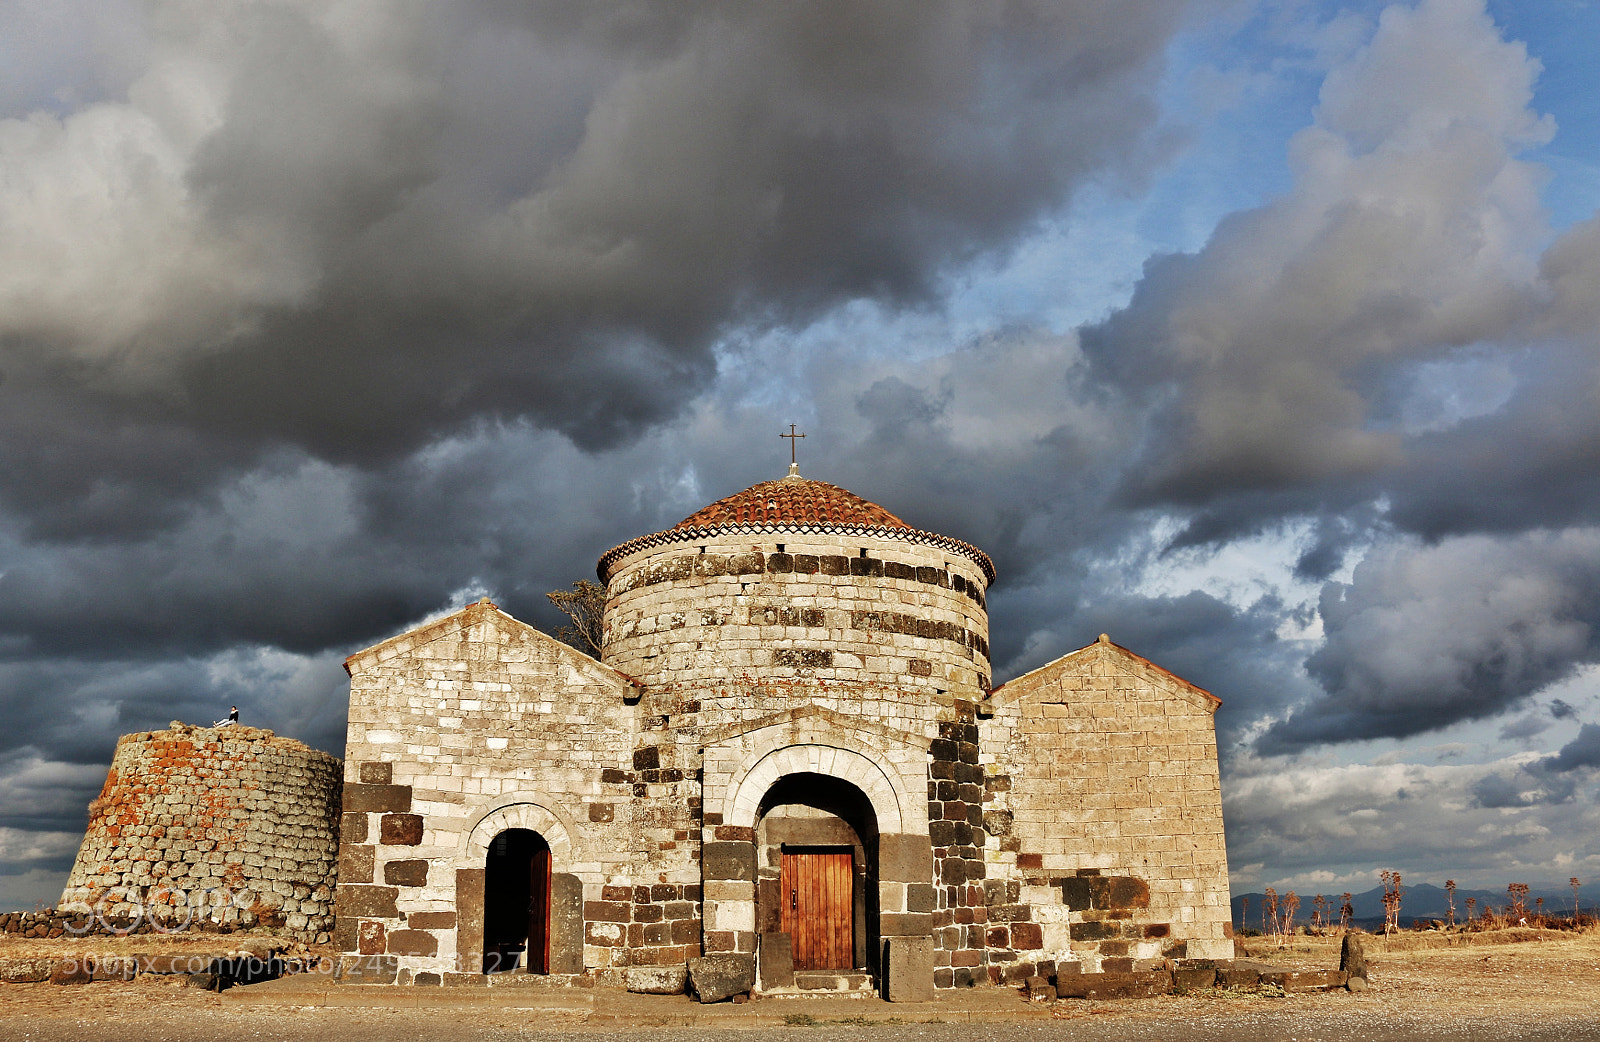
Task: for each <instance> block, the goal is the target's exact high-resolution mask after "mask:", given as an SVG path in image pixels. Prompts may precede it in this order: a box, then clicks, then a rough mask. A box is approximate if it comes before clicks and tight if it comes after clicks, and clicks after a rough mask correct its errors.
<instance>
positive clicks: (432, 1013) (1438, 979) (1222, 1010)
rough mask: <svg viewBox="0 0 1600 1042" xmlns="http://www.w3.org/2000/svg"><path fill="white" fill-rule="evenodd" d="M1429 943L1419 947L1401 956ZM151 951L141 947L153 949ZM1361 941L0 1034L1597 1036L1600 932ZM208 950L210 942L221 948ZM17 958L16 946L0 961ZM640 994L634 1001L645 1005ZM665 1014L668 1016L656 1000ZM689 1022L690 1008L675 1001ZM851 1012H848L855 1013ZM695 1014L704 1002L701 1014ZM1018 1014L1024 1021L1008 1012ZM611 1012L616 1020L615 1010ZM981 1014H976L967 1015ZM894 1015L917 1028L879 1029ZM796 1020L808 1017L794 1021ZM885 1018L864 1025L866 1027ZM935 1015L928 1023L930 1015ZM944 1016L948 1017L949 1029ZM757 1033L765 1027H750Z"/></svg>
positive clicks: (60, 1026)
mask: <svg viewBox="0 0 1600 1042" xmlns="http://www.w3.org/2000/svg"><path fill="white" fill-rule="evenodd" d="M1416 943H1420V942H1418V941H1416V940H1414V939H1412V938H1407V939H1406V940H1405V941H1404V942H1396V943H1395V944H1394V945H1393V947H1394V948H1404V947H1405V946H1406V945H1409V944H1416ZM146 947H148V946H146ZM1386 947H1388V946H1386V945H1385V943H1384V942H1383V941H1382V940H1381V939H1369V940H1368V959H1369V963H1370V965H1371V979H1372V987H1371V988H1370V989H1369V990H1368V991H1366V992H1364V993H1360V994H1350V993H1347V992H1343V991H1340V992H1334V993H1329V994H1318V995H1290V996H1287V997H1283V998H1270V997H1264V996H1261V995H1256V994H1244V993H1229V992H1226V991H1208V992H1197V993H1193V994H1189V995H1174V996H1163V997H1161V998H1153V999H1139V1000H1129V1001H1122V1002H1086V1001H1081V1000H1063V1001H1061V1002H1057V1003H1054V1004H1051V1005H1048V1006H1041V1005H1035V1006H1028V1005H1027V1004H1025V1003H1023V1002H1022V1001H1021V1000H1020V999H1018V1000H1016V1002H1015V1004H1014V1005H1013V1004H1011V1003H1010V1002H1009V1000H1008V999H1007V998H1006V997H1005V996H996V997H994V999H992V1000H990V1001H985V1002H983V1003H980V1004H978V1005H974V1003H975V1002H976V998H977V997H976V996H974V1000H973V1002H967V1003H963V1002H962V1000H961V997H960V996H955V997H953V999H950V1000H943V1001H941V1002H940V1003H937V1004H935V1005H936V1006H937V1007H939V1008H938V1009H935V1010H932V1011H930V1010H929V1008H928V1007H898V1006H893V1005H889V1004H884V1003H877V1002H872V1003H865V1002H863V1003H859V1004H857V1005H858V1006H859V1008H860V1010H861V1013H860V1014H859V1015H854V1016H848V1017H840V1018H838V1019H835V1020H832V1021H829V1020H826V1019H819V1020H817V1021H816V1022H814V1023H812V1024H809V1025H806V1026H798V1025H796V1026H791V1027H773V1026H772V1014H773V1013H774V1012H777V1013H780V1014H781V1013H782V1009H783V1001H782V1000H769V1001H762V1002H755V1003H749V1004H747V1005H745V1006H742V1007H729V1006H723V1007H717V1008H716V1011H717V1013H718V1015H717V1016H716V1017H715V1018H714V1019H711V1020H708V1019H706V1018H704V1017H702V1018H701V1019H699V1020H696V1021H694V1022H693V1023H680V1024H679V1026H677V1027H673V1026H670V1025H671V1021H670V1019H669V1020H667V1021H666V1023H667V1025H668V1026H657V1025H660V1024H662V1023H663V1021H661V1020H658V1019H655V1018H653V1017H651V1016H649V1015H640V1014H639V1010H640V1009H641V1008H649V1007H639V1006H634V1007H630V1009H631V1010H632V1012H630V1013H627V1014H626V1015H624V1016H620V1017H619V1016H615V1015H613V1016H607V1015H606V1009H605V1006H606V1000H605V999H604V997H603V996H601V995H600V994H598V993H597V995H596V1000H597V1001H596V1006H595V1009H594V1010H588V1009H568V1010H558V1011H550V1010H539V1011H532V1010H521V1009H511V1008H506V1007H465V1008H463V1007H455V1008H443V1009H431V1010H429V1009H423V1010H416V1009H412V1010H407V1009H393V1010H391V1009H352V1008H335V1009H312V1008H306V1007H293V1006H285V1007H262V1006H240V1005H234V1004H232V1003H225V1002H224V1001H223V1000H222V998H221V997H220V996H218V995H215V994H211V993H207V992H203V991H197V990H193V989H188V988H183V987H179V986H176V985H175V984H172V983H166V982H163V981H162V980H160V979H159V978H141V979H140V980H137V981H134V982H131V983H99V984H88V985H79V986H72V987H62V986H54V985H49V984H20V985H0V1039H30V1040H39V1042H57V1040H62V1042H64V1040H67V1039H81V1038H89V1037H99V1038H108V1037H112V1038H117V1039H119V1040H128V1042H134V1040H140V1039H171V1040H195V1042H199V1040H203V1039H219V1040H220V1039H227V1040H229V1042H235V1040H238V1039H252V1038H262V1039H307V1040H311V1039H318V1040H322V1039H330V1038H331V1039H336V1040H337V1042H366V1040H368V1039H372V1040H376V1039H380V1038H392V1037H396V1036H400V1037H407V1038H419V1039H420V1038H439V1039H446V1038H448V1039H451V1040H452V1042H456V1040H466V1039H473V1040H476V1039H486V1040H487V1039H510V1038H527V1037H560V1036H563V1035H567V1034H582V1035H583V1036H584V1037H585V1038H588V1039H594V1038H598V1037H605V1036H607V1035H611V1034H618V1033H625V1034H628V1035H629V1037H630V1038H633V1039H645V1038H649V1039H659V1040H675V1039H691V1038H692V1039H696V1040H706V1039H718V1038H723V1037H728V1038H748V1037H749V1034H748V1031H741V1030H739V1027H740V1024H739V1020H740V1019H741V1017H742V1018H743V1019H744V1020H746V1021H747V1022H749V1021H752V1020H753V1019H754V1016H755V1015H764V1016H762V1017H761V1019H762V1020H763V1021H765V1023H762V1024H760V1025H759V1026H760V1027H761V1029H762V1030H763V1031H764V1032H765V1033H767V1034H776V1035H780V1036H783V1037H785V1038H791V1037H792V1038H809V1039H818V1038H823V1037H828V1038H831V1037H835V1036H837V1035H840V1034H871V1035H872V1036H873V1037H874V1038H875V1039H885V1040H890V1039H901V1038H905V1039H912V1038H915V1039H932V1040H939V1039H949V1040H951V1042H955V1040H958V1039H959V1040H971V1039H973V1038H974V1037H975V1036H976V1037H979V1038H983V1039H992V1040H995V1042H1008V1040H1013V1039H1014V1040H1032V1039H1084V1040H1093V1042H1121V1040H1130V1042H1131V1040H1146V1039H1170V1038H1182V1039H1184V1040H1185V1042H1190V1040H1208V1039H1217V1040H1222V1039H1228V1040H1244V1042H1250V1040H1256V1039H1263V1040H1266V1039H1273V1040H1277V1039H1289V1040H1295V1042H1303V1040H1308V1039H1352V1040H1354V1039H1377V1040H1387V1039H1472V1040H1474V1042H1476V1040H1480V1039H1508V1040H1509V1039H1549V1040H1556V1039H1563V1040H1565V1039H1600V932H1590V933H1587V934H1583V935H1573V934H1556V933H1551V934H1547V935H1545V938H1544V939H1542V940H1532V941H1526V942H1522V943H1511V944H1494V945H1488V944H1484V945H1474V946H1470V947H1449V948H1423V947H1411V948H1406V950H1386ZM214 948H215V945H214V944H213V950H214ZM1240 954H1241V957H1249V958H1254V959H1259V960H1261V961H1265V962H1271V963H1274V964H1276V965H1280V966H1286V967H1304V968H1313V967H1332V966H1336V965H1337V964H1338V942H1337V940H1333V939H1326V940H1324V939H1305V938H1296V939H1295V941H1294V943H1293V944H1291V945H1289V946H1287V947H1284V948H1280V947H1278V946H1276V945H1270V944H1262V943H1260V942H1259V941H1257V942H1247V948H1246V950H1245V951H1243V952H1241V953H1240ZM10 955H12V953H11V952H9V951H7V952H4V953H0V957H7V956H10ZM636 998H637V997H636ZM979 1005H981V1006H982V1008H983V1010H985V1011H988V1014H989V1016H990V1017H991V1018H992V1016H993V1014H994V1013H995V1012H997V1011H998V1012H999V1013H1001V1014H1004V1015H1005V1022H1004V1023H983V1024H969V1023H965V1022H964V1021H965V1020H966V1019H967V1017H966V1015H965V1013H964V1012H963V1010H970V1009H977V1008H978V1006H979ZM662 1008H663V1009H666V1008H668V1007H666V1006H663V1007H662ZM670 1008H671V1009H673V1010H678V1011H682V1012H688V1013H691V1015H692V1011H693V1010H694V1009H695V1007H692V1006H690V1005H688V1004H682V1005H679V1006H672V1007H670ZM852 1008H854V1007H852ZM701 1009H709V1008H704V1007H702V1008H701ZM1011 1010H1014V1011H1015V1016H1014V1017H1012V1016H1010V1015H1009V1013H1008V1011H1011ZM614 1012H615V1011H614ZM974 1015H975V1014H974ZM891 1017H899V1018H900V1019H902V1020H903V1021H913V1020H917V1021H925V1022H924V1023H900V1024H895V1023H884V1022H882V1021H885V1020H887V1019H888V1018H891ZM795 1019H799V1018H795ZM869 1019H871V1020H878V1021H880V1022H879V1023H873V1024H868V1023H865V1022H864V1021H866V1020H869ZM927 1021H931V1022H927ZM940 1021H943V1022H942V1023H941V1022H940ZM751 1026H756V1025H754V1024H752V1025H751Z"/></svg>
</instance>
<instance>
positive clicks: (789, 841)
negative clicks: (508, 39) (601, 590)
mask: <svg viewBox="0 0 1600 1042" xmlns="http://www.w3.org/2000/svg"><path fill="white" fill-rule="evenodd" d="M598 571H599V576H600V579H601V580H602V581H603V582H604V583H605V584H606V587H607V594H608V600H607V604H606V609H605V619H604V626H605V636H604V652H603V654H602V656H601V658H600V660H599V661H596V660H595V659H592V658H589V657H588V656H585V655H583V654H580V653H579V652H577V651H574V650H573V649H572V648H570V647H567V646H565V645H563V644H560V643H558V642H556V641H555V640H553V639H552V638H550V637H548V636H546V635H545V634H543V633H540V632H539V631H537V630H535V629H533V628H532V627H530V626H528V625H526V624H525V623H522V622H519V621H517V620H516V619H513V618H511V617H510V616H508V615H506V614H505V613H503V612H501V611H500V610H499V609H498V608H496V607H495V606H494V605H493V604H490V603H487V602H480V603H477V604H473V605H469V606H468V607H466V608H464V609H462V610H461V611H459V612H457V613H455V614H453V615H450V616H448V617H446V618H443V619H440V620H438V621H436V622H433V623H430V624H428V625H425V626H423V627H421V628H419V629H416V630H413V631H412V632H409V633H405V634H402V635H400V636H398V637H395V638H393V639H391V640H388V641H385V642H384V643H382V644H379V645H376V646H375V647H372V648H369V649H367V650H365V651H362V652H359V653H358V654H356V655H353V656H351V658H350V659H349V661H348V662H347V663H346V667H347V669H348V670H349V672H350V677H351V697H350V723H349V735H348V745H347V754H346V761H345V771H346V775H345V782H346V784H345V789H344V808H343V810H344V814H343V821H342V826H341V840H340V861H339V877H338V891H337V895H336V908H337V914H338V919H337V926H336V929H335V933H334V937H335V940H336V942H337V943H338V944H339V946H340V947H341V949H342V950H343V951H345V952H348V953H350V954H351V956H352V958H350V959H349V960H347V962H348V963H349V966H350V972H352V973H355V974H360V975H362V976H364V977H367V978H369V979H377V980H388V981H396V982H399V983H414V984H431V983H471V982H473V981H474V980H481V979H483V977H484V975H486V974H492V973H495V972H499V971H503V970H506V969H516V970H519V971H523V972H534V973H542V974H551V975H584V977H585V979H588V980H592V981H594V982H596V983H600V984H609V985H617V986H620V985H624V984H625V985H627V986H630V987H635V988H639V989H649V990H660V989H666V990H670V989H672V988H675V987H681V986H682V981H683V979H684V974H685V967H686V966H689V967H690V968H691V969H692V970H693V971H694V974H695V975H696V976H697V977H698V976H703V977H704V978H705V979H706V980H723V981H731V982H732V983H725V984H724V985H723V990H725V991H726V990H729V989H731V990H741V989H743V990H748V989H749V988H750V987H755V988H756V989H757V990H763V991H768V992H775V991H784V990H787V989H790V988H804V987H819V986H827V987H834V988H879V989H881V990H882V991H883V992H884V993H885V994H886V996H888V997H891V998H913V997H918V996H922V995H925V994H928V993H929V992H931V990H932V989H934V988H950V987H962V986H968V985H973V984H995V983H1002V982H1011V981H1016V980H1019V979H1021V978H1023V977H1027V976H1031V975H1035V974H1041V975H1046V976H1047V975H1049V974H1050V973H1051V972H1054V971H1056V970H1058V969H1061V970H1065V969H1068V968H1069V964H1075V966H1076V967H1077V968H1081V969H1083V970H1085V971H1095V970H1101V969H1111V968H1133V969H1137V968H1142V967H1143V966H1145V965H1149V964H1153V963H1155V962H1159V961H1160V960H1162V959H1164V958H1183V957H1187V958H1227V957H1230V956H1231V955H1232V951H1233V943H1232V940H1231V939H1230V938H1231V934H1230V928H1229V915H1228V882H1227V862H1226V855H1225V852H1224V847H1223V826H1222V807H1221V800H1220V793H1219V788H1218V780H1217V758H1216V739H1215V731H1214V726H1213V713H1214V712H1215V711H1216V708H1217V705H1218V700H1217V699H1216V698H1214V697H1212V696H1211V695H1210V694H1208V693H1207V692H1205V691H1202V690H1200V689H1199V688H1196V687H1195V686H1193V685H1192V684H1189V683H1186V682H1185V681H1183V680H1180V679H1179V678H1177V677H1175V676H1173V675H1172V674H1170V673H1168V672H1166V671H1165V670H1162V669H1160V668H1159V667H1157V666H1155V665H1153V664H1151V663H1150V662H1147V661H1146V660H1144V659H1142V658H1140V657H1139V656H1138V655H1135V654H1133V653H1132V652H1130V651H1127V650H1126V649H1124V648H1121V647H1119V646H1117V645H1116V644H1113V643H1111V642H1110V641H1109V640H1108V639H1107V638H1105V637H1104V636H1102V637H1101V639H1100V640H1099V641H1097V642H1095V643H1093V644H1091V645H1089V646H1088V647H1085V648H1083V649H1082V650H1080V651H1076V652H1073V653H1072V654H1069V655H1066V656H1065V657H1063V658H1061V659H1059V660H1057V661H1055V662H1052V663H1050V664H1049V665H1047V666H1044V667H1042V668H1040V669H1037V670H1035V671H1033V672H1032V673H1029V674H1027V675H1025V676H1023V677H1020V678H1018V679H1016V680H1013V681H1011V682H1010V683H1008V684H1005V685H1004V686H1002V687H999V688H993V689H991V683H990V675H991V674H990V662H989V639H988V638H989V632H988V617H987V613H986V611H985V598H986V594H987V591H988V589H989V585H990V583H991V582H992V581H993V579H994V566H993V564H992V563H991V562H990V560H989V558H988V556H987V555H985V554H984V553H983V552H982V551H981V550H979V549H977V548H976V547H973V546H970V545H968V544H966V543H964V542H961V541H959V540H956V539H951V538H948V537H946V536H941V535H935V534H932V533H929V532H923V531H919V530H917V529H915V528H913V527H912V526H910V525H908V524H907V523H905V522H904V521H902V520H900V518H898V517H896V516H895V515H893V514H891V513H890V512H889V511H887V510H885V509H884V508H882V507H880V506H877V505H875V504H872V503H869V502H867V501H865V500H863V499H861V498H859V497H857V496H855V495H852V494H851V493H849V492H846V491H845V490H843V489H840V488H837V487H835V486H833V485H829V484H826V483H824V482H820V481H811V480H807V479H804V478H801V477H800V476H799V475H798V474H797V473H794V472H793V468H791V474H790V476H789V477H787V478H785V479H783V480H781V481H771V482H764V483H762V484H758V485H755V486H753V487H751V488H748V489H746V490H744V491H743V492H740V493H738V494H737V495H734V496H730V497H728V498H727V499H724V500H721V501H719V502H717V503H713V504H712V505H710V506H708V507H706V508H705V509H704V510H701V511H699V512H698V513H696V514H694V515H692V516H691V517H688V518H686V519H685V520H684V521H683V522H681V523H680V524H678V525H677V526H675V527H674V528H671V529H669V530H667V531H664V532H657V533H654V534H651V535H646V536H642V537H640V538H638V539H634V540H632V541H630V542H627V543H624V544H623V545H621V546H618V547H616V548H615V549H613V550H611V551H609V552H608V553H606V554H605V555H604V556H602V557H601V559H600V563H599V569H598ZM355 956H362V957H363V958H361V959H357V958H355ZM698 987H699V990H700V991H701V992H702V993H704V992H705V990H706V987H707V986H706V984H704V983H698Z"/></svg>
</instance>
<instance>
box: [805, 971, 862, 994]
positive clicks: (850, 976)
mask: <svg viewBox="0 0 1600 1042" xmlns="http://www.w3.org/2000/svg"><path fill="white" fill-rule="evenodd" d="M794 986H795V987H796V988H797V989H799V990H800V991H871V990H872V975H871V974H869V973H861V972H857V971H855V970H796V971H795V973H794Z"/></svg>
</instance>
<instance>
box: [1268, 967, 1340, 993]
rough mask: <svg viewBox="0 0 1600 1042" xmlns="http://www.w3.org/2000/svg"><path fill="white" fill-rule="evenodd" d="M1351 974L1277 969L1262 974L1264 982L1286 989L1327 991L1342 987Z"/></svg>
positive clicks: (1337, 971)
mask: <svg viewBox="0 0 1600 1042" xmlns="http://www.w3.org/2000/svg"><path fill="white" fill-rule="evenodd" d="M1349 979H1350V975H1349V974H1347V973H1345V972H1344V971H1343V970H1277V971H1275V972H1272V973H1263V974H1262V975H1261V983H1262V984H1276V985H1278V986H1279V987H1280V988H1282V989H1283V990H1284V991H1292V992H1306V991H1327V990H1329V989H1331V988H1342V987H1344V986H1345V984H1346V982H1347V981H1349Z"/></svg>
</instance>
